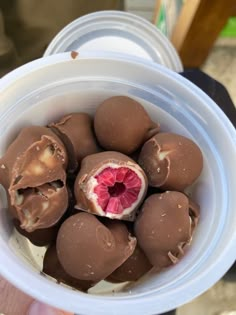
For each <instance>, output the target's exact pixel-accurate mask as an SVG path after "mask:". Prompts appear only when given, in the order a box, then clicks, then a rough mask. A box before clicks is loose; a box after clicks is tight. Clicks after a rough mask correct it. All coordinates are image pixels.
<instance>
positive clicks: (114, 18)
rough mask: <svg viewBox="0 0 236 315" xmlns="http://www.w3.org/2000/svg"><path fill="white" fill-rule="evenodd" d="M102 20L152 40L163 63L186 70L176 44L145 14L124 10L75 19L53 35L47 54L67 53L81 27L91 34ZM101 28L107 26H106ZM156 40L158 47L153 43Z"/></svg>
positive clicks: (128, 32)
mask: <svg viewBox="0 0 236 315" xmlns="http://www.w3.org/2000/svg"><path fill="white" fill-rule="evenodd" d="M101 22H102V23H106V24H108V23H112V24H115V25H116V26H117V30H119V29H122V27H121V26H122V25H123V30H125V31H127V34H131V35H135V37H137V38H138V37H140V39H142V41H146V42H147V44H148V43H149V46H150V51H151V50H152V51H154V52H155V54H156V56H157V59H160V57H161V61H162V63H161V64H162V65H164V66H166V67H167V68H170V69H172V70H174V71H176V72H181V71H183V66H182V63H181V60H180V58H179V56H178V54H177V52H176V50H175V48H174V46H173V45H172V44H171V42H170V41H169V40H168V39H167V38H166V37H165V36H164V35H163V34H162V33H161V31H160V30H159V29H157V28H156V27H155V26H154V25H153V24H151V23H150V22H148V21H147V20H145V19H143V18H142V17H139V16H136V15H134V14H132V13H128V12H123V11H98V12H94V13H89V14H87V15H84V16H82V17H80V18H78V19H76V20H74V21H72V22H71V23H70V24H68V25H67V26H65V27H64V28H63V29H62V30H61V31H60V32H59V33H58V34H57V35H56V36H55V37H54V39H53V40H52V41H51V43H50V44H49V46H48V47H47V49H46V51H45V53H44V56H48V55H51V54H55V53H61V52H65V51H66V47H65V46H67V47H69V46H71V45H72V44H73V39H75V37H77V38H80V33H81V30H86V29H87V33H88V34H89V32H91V29H93V28H94V25H95V24H96V26H97V23H101ZM110 28H111V27H110ZM97 29H98V28H97V27H96V30H97ZM101 29H104V27H102V28H101ZM140 29H141V30H140ZM78 32H79V34H78ZM140 32H142V36H138V35H139V34H140ZM85 34H86V32H84V34H83V35H84V36H85ZM147 37H148V38H149V41H147V40H145V39H146V38H147ZM72 38H73V39H72ZM150 41H152V43H150ZM155 42H156V45H155V46H156V47H155V46H154V45H153V44H155ZM135 44H137V43H135ZM140 47H141V46H140ZM98 50H99V49H98ZM124 53H125V52H124ZM158 56H159V58H158ZM144 59H145V58H144ZM150 59H152V60H153V58H152V56H150ZM153 61H154V60H153ZM154 62H155V61H154Z"/></svg>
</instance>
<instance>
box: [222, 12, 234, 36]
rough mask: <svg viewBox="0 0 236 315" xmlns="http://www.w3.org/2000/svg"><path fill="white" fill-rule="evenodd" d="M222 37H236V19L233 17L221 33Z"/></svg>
mask: <svg viewBox="0 0 236 315" xmlns="http://www.w3.org/2000/svg"><path fill="white" fill-rule="evenodd" d="M220 36H221V37H236V17H231V18H229V19H228V22H227V23H226V25H225V27H224V28H223V30H222V32H221V33H220Z"/></svg>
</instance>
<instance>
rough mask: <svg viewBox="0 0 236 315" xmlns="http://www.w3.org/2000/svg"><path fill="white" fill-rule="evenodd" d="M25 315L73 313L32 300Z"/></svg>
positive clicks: (65, 314)
mask: <svg viewBox="0 0 236 315" xmlns="http://www.w3.org/2000/svg"><path fill="white" fill-rule="evenodd" d="M27 315H73V314H71V313H67V312H64V311H60V310H57V309H55V308H53V307H51V306H49V305H46V304H43V303H40V302H38V301H34V302H33V303H32V304H31V305H30V307H29V309H28V313H27Z"/></svg>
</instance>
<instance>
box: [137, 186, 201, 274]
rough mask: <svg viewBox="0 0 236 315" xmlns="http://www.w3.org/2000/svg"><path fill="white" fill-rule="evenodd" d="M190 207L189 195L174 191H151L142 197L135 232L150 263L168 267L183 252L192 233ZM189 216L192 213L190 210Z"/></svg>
mask: <svg viewBox="0 0 236 315" xmlns="http://www.w3.org/2000/svg"><path fill="white" fill-rule="evenodd" d="M189 207H190V206H189V200H188V198H187V197H186V196H185V195H184V194H183V193H181V192H176V191H167V192H165V193H162V194H154V195H152V196H150V197H148V198H147V199H146V200H145V202H144V204H143V207H142V210H141V212H140V214H139V216H138V218H137V220H136V222H135V235H136V237H137V241H138V244H139V246H140V247H141V248H142V250H143V251H144V253H145V254H146V256H147V257H148V259H149V261H150V262H151V264H152V265H153V266H155V267H159V268H163V267H167V266H170V265H171V264H173V263H176V262H177V261H178V260H179V258H180V257H181V256H183V255H184V247H185V245H187V244H189V243H190V242H191V239H192V233H193V225H192V219H191V217H190V212H189ZM191 216H195V215H194V214H193V212H192V213H191ZM195 224H196V222H195ZM194 227H195V226H194Z"/></svg>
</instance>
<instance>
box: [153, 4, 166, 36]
mask: <svg viewBox="0 0 236 315" xmlns="http://www.w3.org/2000/svg"><path fill="white" fill-rule="evenodd" d="M156 25H157V27H158V28H159V30H160V31H161V32H162V33H163V34H164V35H166V36H167V21H166V8H165V5H163V4H161V6H160V11H159V14H158V17H157V20H156Z"/></svg>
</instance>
